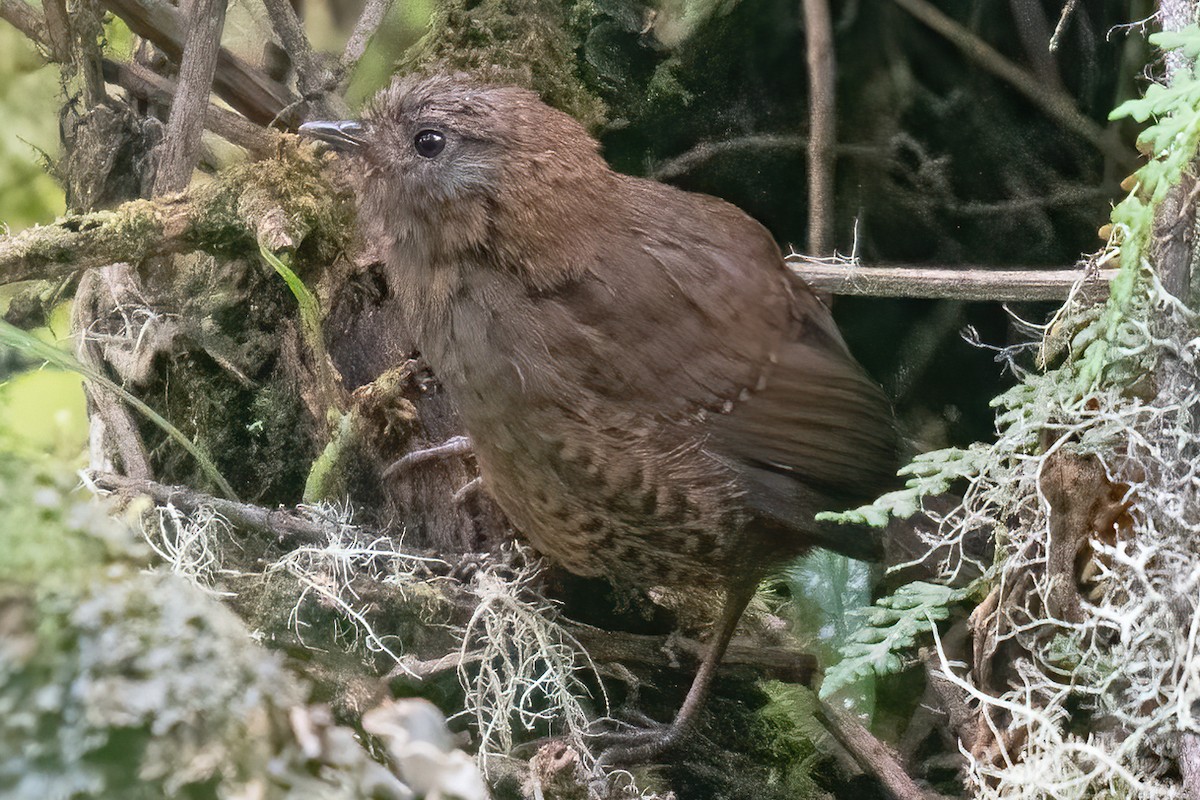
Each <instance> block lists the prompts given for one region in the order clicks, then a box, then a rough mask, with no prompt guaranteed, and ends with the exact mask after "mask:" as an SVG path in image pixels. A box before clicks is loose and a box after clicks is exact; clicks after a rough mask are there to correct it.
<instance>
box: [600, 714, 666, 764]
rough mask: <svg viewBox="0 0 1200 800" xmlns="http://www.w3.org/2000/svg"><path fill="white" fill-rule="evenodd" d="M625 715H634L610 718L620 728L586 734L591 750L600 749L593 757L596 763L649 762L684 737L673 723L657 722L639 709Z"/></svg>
mask: <svg viewBox="0 0 1200 800" xmlns="http://www.w3.org/2000/svg"><path fill="white" fill-rule="evenodd" d="M627 716H631V717H633V718H634V719H635V721H634V722H633V723H628V722H624V721H617V720H611V722H615V723H616V724H617V725H619V726H620V728H619V729H615V730H611V731H603V732H599V733H596V734H593V735H592V736H589V744H590V745H592V747H593V752H594V751H595V750H600V755H599V756H598V757H597V758H596V763H597V764H598V765H599V766H602V767H614V766H622V765H631V764H645V763H649V762H652V761H654V760H655V759H657V758H658V757H659V756H661V755H662V754H663V753H666V752H667V751H669V750H671V749H672V748H674V747H675V746H676V745H677V744H679V742H680V741H681V740H682V738H683V736H682V733H683V731H681V730H680V729H679V728H678V727H677V726H675V725H665V724H663V723H661V722H656V721H655V720H653V719H651V718H650V717H648V716H646V715H645V714H641V713H639V712H632V713H630V714H628V715H627Z"/></svg>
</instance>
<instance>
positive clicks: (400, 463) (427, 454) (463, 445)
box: [383, 436, 475, 478]
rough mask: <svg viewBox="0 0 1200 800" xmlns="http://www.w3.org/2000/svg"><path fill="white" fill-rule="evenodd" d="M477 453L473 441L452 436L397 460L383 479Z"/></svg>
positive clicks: (389, 466) (385, 471)
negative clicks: (436, 462) (430, 464)
mask: <svg viewBox="0 0 1200 800" xmlns="http://www.w3.org/2000/svg"><path fill="white" fill-rule="evenodd" d="M474 452H475V450H474V447H473V446H472V445H471V440H470V439H469V438H468V437H466V436H451V437H450V438H449V439H447V440H446V441H444V442H442V443H441V444H438V445H434V446H433V447H426V448H423V449H421V450H413V451H412V452H411V453H406V454H405V455H404V456H403V457H401V458H398V459H396V460H395V461H393V462H392V463H391V464H390V465H388V467H387V469H385V470H384V471H383V477H385V478H390V477H392V476H394V475H402V474H404V473H406V472H409V471H411V470H412V469H414V468H416V467H418V466H421V465H423V464H429V463H432V462H435V461H442V460H445V459H447V458H453V457H455V456H469V455H471V454H473V453H474Z"/></svg>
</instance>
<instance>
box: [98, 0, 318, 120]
mask: <svg viewBox="0 0 1200 800" xmlns="http://www.w3.org/2000/svg"><path fill="white" fill-rule="evenodd" d="M102 2H103V3H104V5H105V7H106V8H108V9H110V10H111V11H112V12H113V13H114V14H116V15H117V16H119V17H120V18H121V19H123V20H124V21H125V24H127V25H128V26H129V29H130V30H131V31H133V32H134V33H136V34H137V35H138V36H141V37H142V38H143V39H147V40H149V41H150V42H152V43H153V44H154V45H156V46H157V47H158V48H160V49H161V50H162V51H163V52H164V53H166V54H167V56H168V57H169V58H171V59H174V60H175V61H178V60H179V58H180V57H181V55H182V53H183V43H184V38H185V35H184V34H185V31H186V25H187V24H186V20H185V18H184V15H183V14H182V13H181V12H180V11H178V10H177V9H175V8H172V7H171V6H169V5H167V4H166V3H164V2H161V0H102ZM213 91H215V92H216V93H217V96H219V97H220V98H221V99H222V100H224V101H225V102H227V103H229V105H230V106H232V107H233V108H234V109H235V110H236V111H238V112H240V113H242V114H244V115H245V116H246V117H247V118H248V119H250V120H251V121H253V122H257V123H258V124H259V125H270V124H271V123H272V122H274V121H275V120H276V119H280V120H281V121H282V122H283V123H284V124H286V125H288V126H291V127H295V125H297V124H298V118H297V117H296V116H295V115H294V114H291V113H285V112H284V110H285V109H287V108H291V107H294V106H295V105H296V104H297V98H296V96H295V95H294V94H292V92H291V91H289V90H288V89H287V87H285V86H284V85H283V84H281V83H279V82H278V81H274V80H272V79H271V78H269V77H268V76H267V74H266V73H265V72H263V71H262V70H261V69H258V68H257V67H254V66H251V65H250V64H248V63H246V62H245V61H243V60H242V59H240V58H238V57H237V56H235V55H234V54H233V53H230V52H229V51H228V50H226V49H225V48H221V50H220V51H219V54H218V56H217V70H216V75H215V77H214V78H213Z"/></svg>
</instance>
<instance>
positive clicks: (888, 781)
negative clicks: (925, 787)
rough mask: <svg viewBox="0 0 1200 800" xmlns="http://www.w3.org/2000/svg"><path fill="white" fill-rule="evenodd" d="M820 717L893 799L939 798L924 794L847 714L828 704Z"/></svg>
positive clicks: (893, 757)
mask: <svg viewBox="0 0 1200 800" xmlns="http://www.w3.org/2000/svg"><path fill="white" fill-rule="evenodd" d="M816 716H817V719H818V721H820V723H821V724H822V725H823V726H824V727H825V729H826V730H828V731H829V733H830V734H831V735H832V736H833V738H834V739H836V740H837V742H838V744H840V745H841V746H842V747H844V748H846V749H847V750H848V751H849V752H850V754H851V755H852V756H854V760H855V761H857V762H858V763H859V765H860V766H861V767H862V768H863V769H864V770H866V771H867V772H869V773H870V774H872V775H874V776H875V777H876V778H878V779H879V782H880V783H881V784H882V785H883V789H884V791H886V792H887V793H888V795H889V796H890V797H893V798H895V800H931V798H936V797H939V795H937V794H936V793H935V792H928V793H926V792H922V791H921V789H920V788H918V786H917V784H916V783H915V782H914V781H913V779H912V778H910V777H909V776H908V773H907V772H905V771H904V767H902V766H901V765H900V761H899V760H898V759H897V758H896V754H895V753H893V752H892V751H891V749H890V748H888V746H887V745H885V744H884V743H883V742H881V741H879V740H878V739H876V738H875V737H874V736H873V735H872V734H871V732H870V731H869V730H867V729H866V728H865V727H863V725H862V723H861V722H859V721H858V720H856V719H854V717H852V716H850V715H849V714H848V713H846V712H845V711H842V710H841V709H838V708H834V707H833V706H831V705H829V704H827V703H819V704H818V705H817V714H816Z"/></svg>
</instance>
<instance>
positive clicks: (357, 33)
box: [341, 0, 393, 90]
mask: <svg viewBox="0 0 1200 800" xmlns="http://www.w3.org/2000/svg"><path fill="white" fill-rule="evenodd" d="M392 2H393V0H367V4H366V5H365V6H364V7H363V10H362V14H361V15H359V18H358V24H356V25H355V26H354V31H353V32H352V33H351V34H350V38H349V39H348V40H347V41H346V49H345V50H343V51H342V58H341V63H342V80H341V88H342V89H343V90H344V89H345V87H346V84H348V83H349V82H350V77H351V75H353V74H354V68H355V67H357V66H358V62H359V61H360V60H361V59H362V57H363V53H365V52H367V45H368V44H370V43H371V39H372V38H374V36H375V33H376V31H378V30H379V26H380V25H382V24H383V20H384V18H385V17H386V16H387V13H388V11H390V10H391V8H392Z"/></svg>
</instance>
